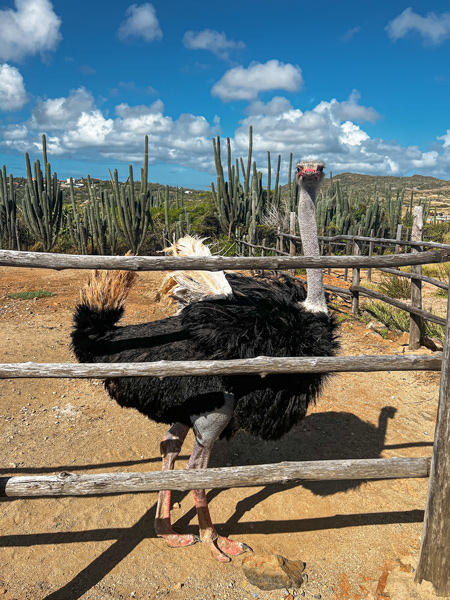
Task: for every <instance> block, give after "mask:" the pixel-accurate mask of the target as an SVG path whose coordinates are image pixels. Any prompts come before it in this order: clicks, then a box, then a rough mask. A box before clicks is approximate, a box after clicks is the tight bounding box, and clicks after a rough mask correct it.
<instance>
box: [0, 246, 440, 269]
mask: <svg viewBox="0 0 450 600" xmlns="http://www.w3.org/2000/svg"><path fill="white" fill-rule="evenodd" d="M449 260H450V251H440V252H439V251H430V252H421V253H418V254H414V255H413V254H402V255H390V256H375V257H368V256H319V257H315V256H295V257H293V256H273V257H272V256H265V257H264V258H262V257H250V258H248V257H245V258H241V257H229V256H208V257H206V256H203V257H202V256H199V257H190V256H183V257H181V256H81V255H80V256H79V255H75V254H51V253H48V252H19V251H17V250H0V267H29V268H36V269H54V270H57V271H60V270H64V269H107V270H117V269H124V270H127V271H179V270H195V271H222V270H229V271H233V270H246V269H293V268H295V269H302V268H305V269H322V268H328V267H332V268H336V269H342V268H344V267H345V266H348V267H351V268H358V267H359V268H367V267H372V268H376V267H404V266H407V265H426V264H432V263H441V262H447V261H449Z"/></svg>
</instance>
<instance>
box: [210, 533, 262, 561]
mask: <svg viewBox="0 0 450 600" xmlns="http://www.w3.org/2000/svg"><path fill="white" fill-rule="evenodd" d="M211 534H212V535H211ZM214 534H215V537H214ZM201 541H202V542H203V543H204V544H206V545H207V546H209V548H210V550H211V553H212V555H213V557H214V558H215V559H216V560H218V561H219V562H229V561H230V560H231V558H230V556H238V555H239V554H242V553H243V552H247V551H250V552H252V549H251V548H250V546H248V545H247V544H244V543H243V542H235V541H233V540H230V539H228V538H226V537H222V536H221V535H217V533H216V532H215V530H214V531H213V532H210V531H208V532H202V535H201ZM227 555H229V556H227Z"/></svg>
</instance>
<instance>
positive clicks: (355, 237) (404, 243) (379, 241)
mask: <svg viewBox="0 0 450 600" xmlns="http://www.w3.org/2000/svg"><path fill="white" fill-rule="evenodd" d="M283 235H284V236H285V237H287V238H289V237H291V236H289V235H288V234H287V233H285V234H283ZM317 237H318V238H319V240H320V241H322V242H337V241H338V240H349V241H350V242H354V241H355V240H356V241H358V242H371V241H373V242H374V243H375V244H377V245H380V244H382V245H385V246H395V245H396V244H398V245H399V246H411V247H414V248H419V249H422V248H436V249H441V250H450V244H441V243H439V242H415V241H413V240H407V239H406V240H402V241H401V242H400V243H399V240H394V239H391V238H374V237H366V236H363V235H333V236H328V235H319V236H317ZM292 238H293V239H295V240H300V237H299V236H292Z"/></svg>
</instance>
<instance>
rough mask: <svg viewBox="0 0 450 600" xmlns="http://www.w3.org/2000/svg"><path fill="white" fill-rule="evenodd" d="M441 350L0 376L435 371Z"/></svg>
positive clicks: (78, 367)
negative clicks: (429, 354)
mask: <svg viewBox="0 0 450 600" xmlns="http://www.w3.org/2000/svg"><path fill="white" fill-rule="evenodd" d="M440 368H441V354H440V353H438V352H437V353H436V354H434V355H431V356H423V355H421V354H419V355H413V354H411V355H408V356H381V355H375V356H370V355H365V354H363V355H361V356H333V357H330V356H308V357H304V358H273V357H267V356H258V358H243V359H235V360H211V361H208V360H203V361H200V360H198V361H197V360H186V361H165V360H161V361H157V362H153V363H81V364H78V363H33V362H25V363H3V364H0V378H1V379H25V378H34V377H36V378H40V379H45V378H57V377H70V378H77V379H91V378H98V379H105V378H106V377H138V376H139V377H143V376H145V377H178V376H185V375H194V376H202V375H250V374H254V375H260V376H262V377H264V376H265V375H268V374H270V373H274V374H283V373H345V372H349V371H355V372H364V373H367V372H371V371H414V370H421V371H439V370H440Z"/></svg>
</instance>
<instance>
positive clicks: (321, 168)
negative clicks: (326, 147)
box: [317, 165, 323, 173]
mask: <svg viewBox="0 0 450 600" xmlns="http://www.w3.org/2000/svg"><path fill="white" fill-rule="evenodd" d="M317 170H318V171H319V172H320V173H323V166H322V165H319V166H318V167H317Z"/></svg>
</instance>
